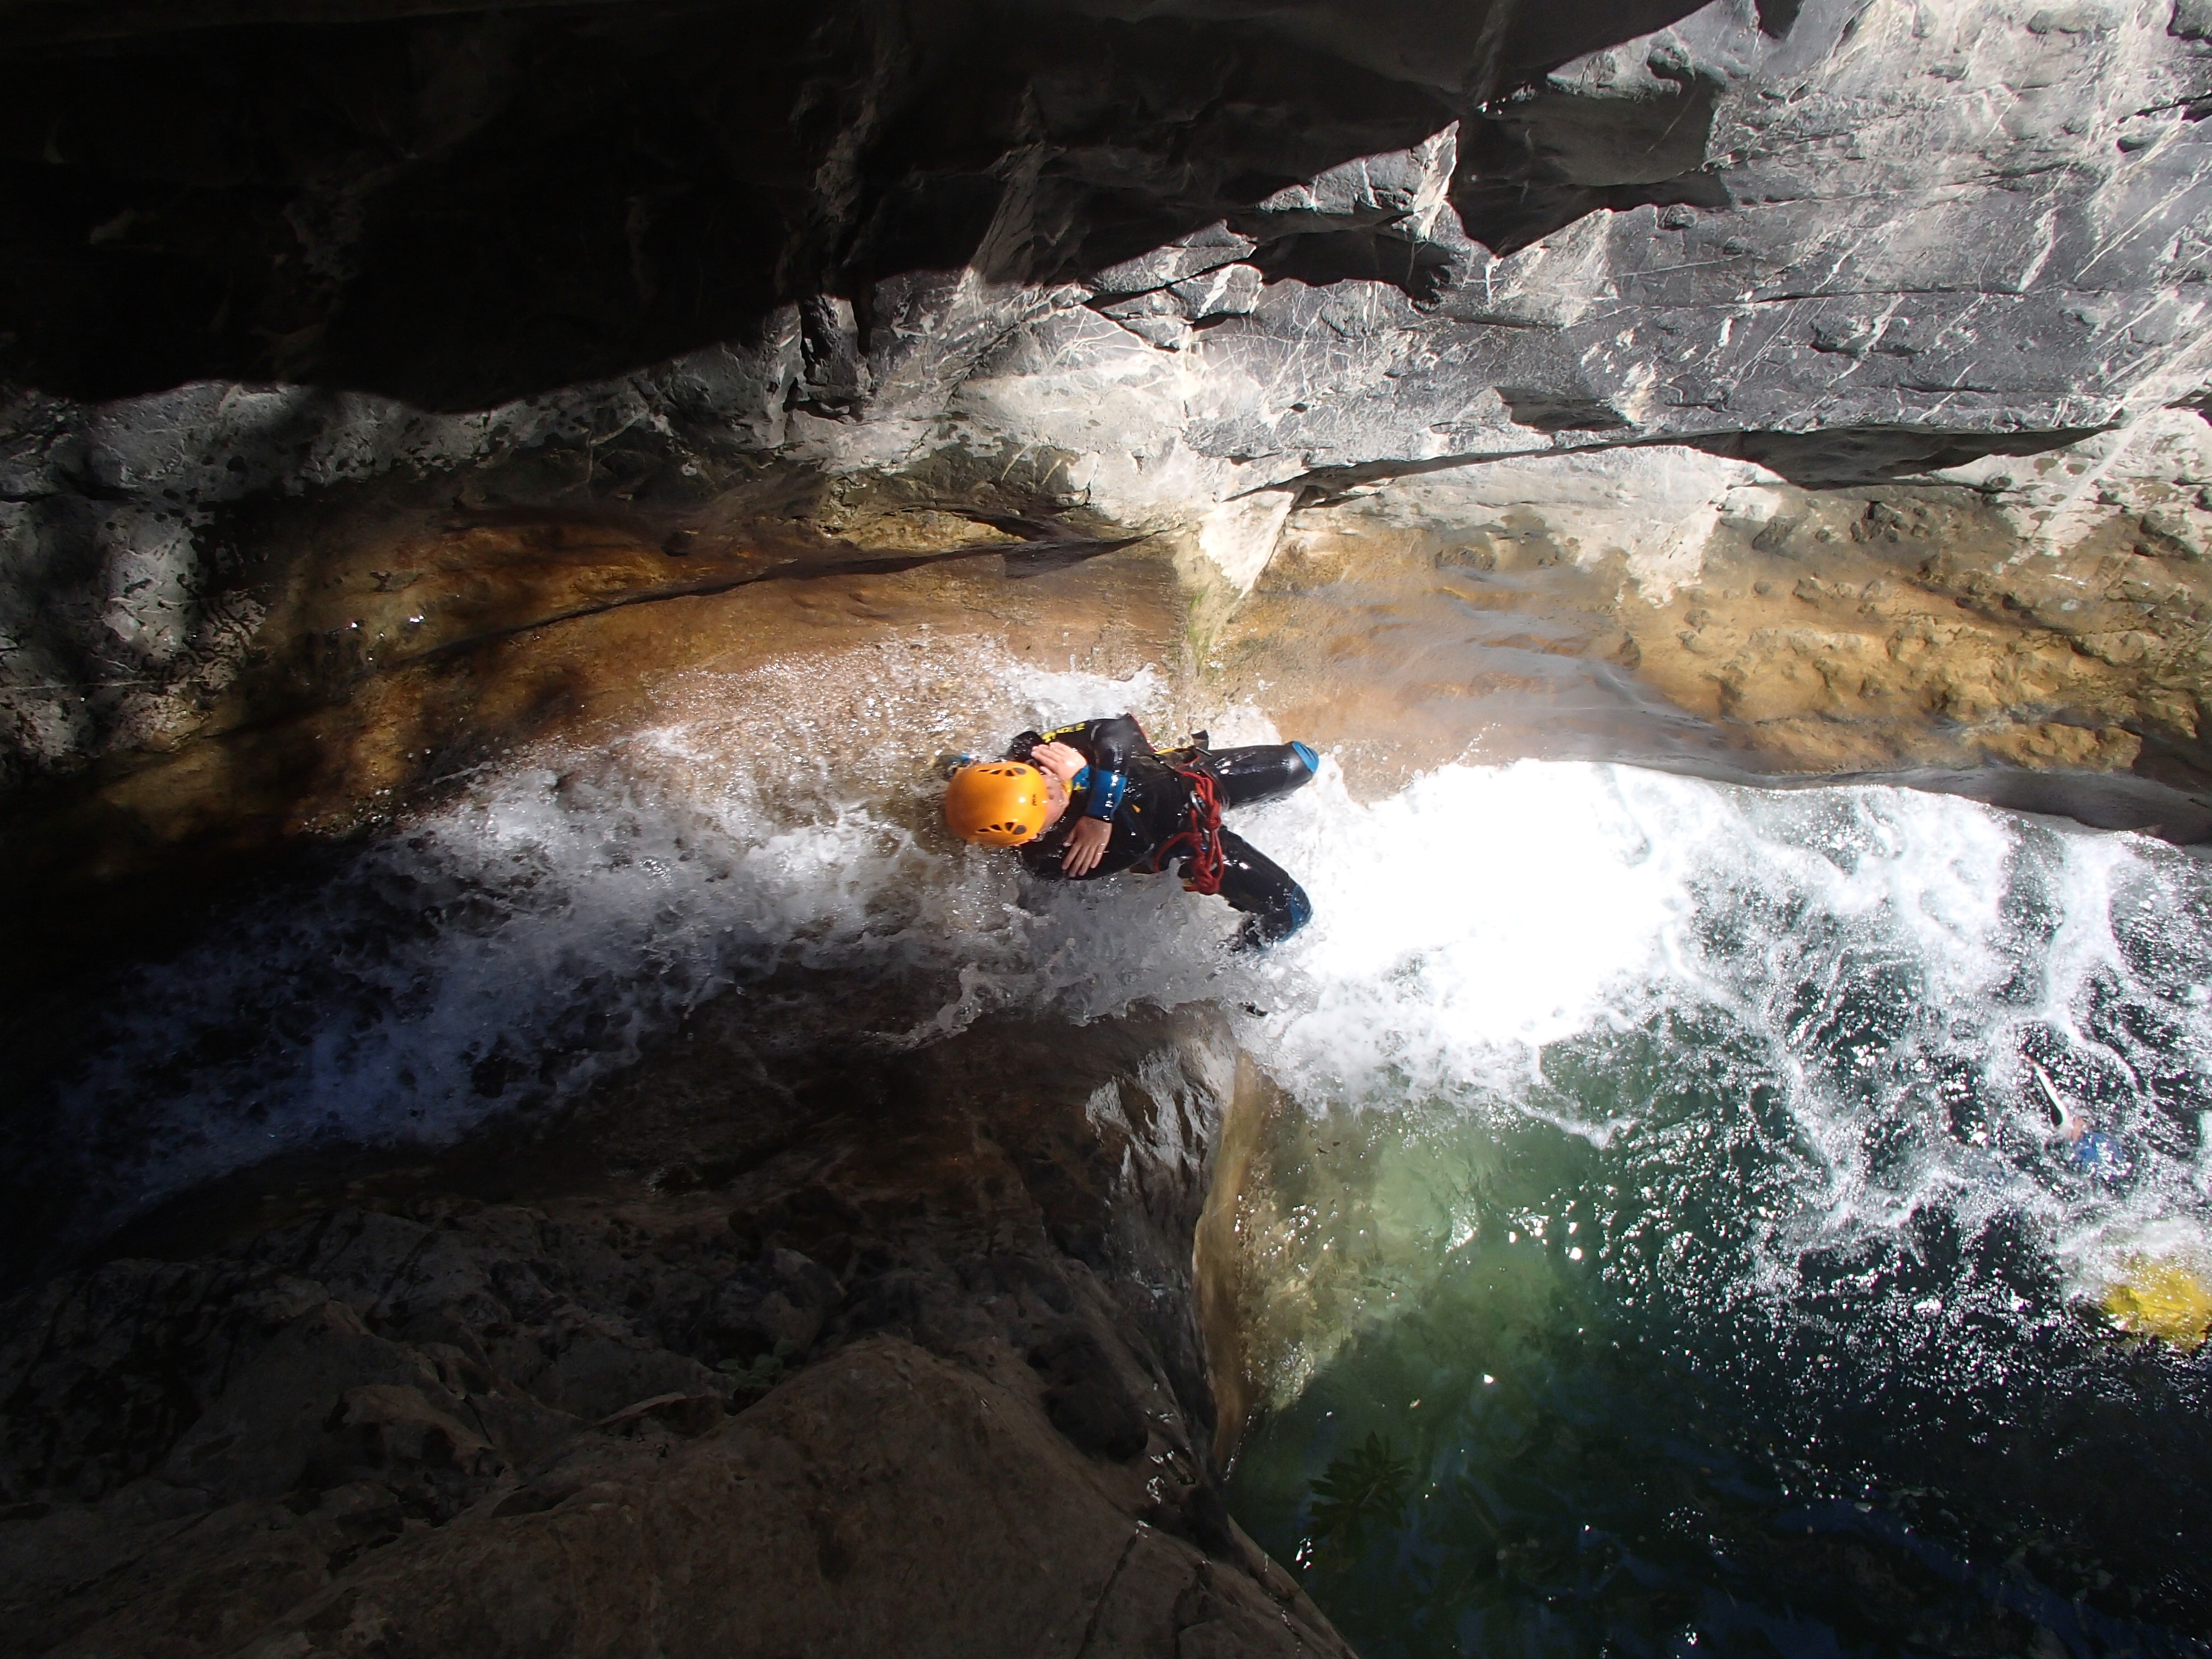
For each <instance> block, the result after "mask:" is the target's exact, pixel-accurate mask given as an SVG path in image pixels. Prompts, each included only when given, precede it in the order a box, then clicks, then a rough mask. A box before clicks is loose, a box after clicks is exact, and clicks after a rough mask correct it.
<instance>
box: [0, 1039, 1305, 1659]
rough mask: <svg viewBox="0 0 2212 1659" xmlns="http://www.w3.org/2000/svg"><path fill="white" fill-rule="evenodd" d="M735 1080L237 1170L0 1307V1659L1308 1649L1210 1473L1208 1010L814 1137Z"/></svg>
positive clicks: (693, 1072) (821, 1120)
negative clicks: (243, 1177)
mask: <svg viewBox="0 0 2212 1659" xmlns="http://www.w3.org/2000/svg"><path fill="white" fill-rule="evenodd" d="M702 1037H703V1038H704V1040H703V1041H702V1040H699V1039H701V1038H702ZM731 1062H732V1056H731V1055H729V1054H726V1053H725V1052H723V1051H722V1050H721V1049H720V1048H719V1047H718V1046H717V1045H716V1044H715V1042H714V1033H713V1030H712V1029H711V1027H710V1028H709V1029H708V1030H704V1031H703V1032H702V1031H700V1030H695V1031H693V1032H692V1033H691V1040H690V1041H688V1042H685V1043H683V1044H679V1045H676V1046H675V1047H674V1048H673V1049H672V1051H664V1053H663V1054H661V1055H660V1056H659V1060H657V1061H648V1063H647V1065H646V1066H643V1067H642V1068H641V1071H640V1072H639V1073H634V1074H632V1075H631V1076H630V1077H629V1079H626V1080H625V1081H624V1082H623V1083H622V1084H620V1085H617V1086H616V1087H615V1088H613V1089H612V1090H611V1091H604V1092H603V1093H602V1094H601V1095H600V1096H599V1097H595V1098H593V1099H592V1100H589V1101H587V1102H586V1103H584V1104H583V1105H582V1106H581V1107H580V1109H578V1111H577V1112H576V1113H574V1115H572V1116H571V1117H570V1118H569V1119H568V1121H566V1122H564V1123H563V1124H562V1126H561V1127H560V1129H559V1131H558V1133H557V1136H556V1138H554V1139H552V1140H550V1141H541V1142H539V1143H538V1144H537V1145H536V1146H532V1145H531V1144H530V1143H529V1142H528V1141H527V1140H524V1141H522V1142H520V1143H517V1142H513V1141H510V1142H508V1143H507V1144H506V1145H504V1146H501V1147H500V1148H499V1149H498V1150H497V1152H496V1154H495V1156H492V1157H489V1158H487V1157H485V1156H484V1155H483V1152H482V1150H481V1149H480V1150H479V1153H478V1154H477V1158H476V1160H475V1161H474V1162H471V1161H470V1160H467V1159H463V1160H459V1161H457V1162H454V1163H452V1164H448V1165H447V1167H446V1168H445V1169H443V1170H431V1171H425V1170H394V1169H391V1168H385V1169H381V1170H378V1169H374V1168H370V1167H367V1166H359V1165H357V1166H356V1167H354V1168H353V1169H350V1170H337V1169H334V1168H330V1167H325V1168H324V1169H323V1170H319V1171H313V1170H310V1171H302V1170H293V1171H291V1172H289V1173H290V1176H292V1177H294V1178H293V1179H289V1180H286V1181H283V1182H279V1181H276V1180H273V1179H271V1178H270V1176H268V1175H267V1174H265V1173H264V1176H261V1177H260V1178H259V1181H258V1185H259V1187H260V1194H259V1197H258V1200H256V1198H255V1197H254V1195H253V1194H250V1193H246V1192H242V1191H233V1192H230V1193H228V1194H226V1195H225V1196H224V1198H223V1200H222V1201H221V1202H219V1203H210V1202H209V1201H206V1200H203V1201H202V1202H201V1203H200V1204H199V1205H198V1206H197V1207H196V1208H193V1209H192V1210H191V1211H190V1212H189V1213H180V1214H177V1215H174V1216H173V1217H172V1218H171V1219H170V1222H169V1224H168V1226H167V1229H166V1231H164V1230H163V1229H160V1228H156V1229H155V1230H154V1231H152V1232H149V1233H148V1234H145V1235H143V1236H142V1237H141V1239H140V1243H141V1245H142V1246H143V1245H145V1244H148V1243H158V1244H160V1245H161V1246H162V1247H163V1250H164V1257H165V1259H149V1258H145V1257H137V1258H133V1257H127V1256H126V1257H125V1258H124V1259H120V1260H114V1261H108V1262H106V1264H105V1265H102V1266H99V1267H91V1268H88V1269H85V1270H82V1271H81V1272H77V1273H71V1274H68V1275H65V1276H64V1277H62V1278H60V1279H56V1280H53V1281H52V1282H51V1283H49V1284H48V1285H46V1286H44V1287H43V1288H42V1289H40V1291H36V1292H34V1293H33V1294H31V1295H30V1296H29V1297H27V1299H25V1300H23V1301H21V1302H19V1303H18V1304H16V1305H15V1306H14V1307H13V1308H11V1309H10V1310H9V1312H8V1316H7V1318H6V1322H5V1328H6V1331H7V1337H6V1346H5V1347H4V1349H0V1504H4V1507H0V1562H4V1564H5V1570H4V1572H0V1580H4V1583H5V1585H6V1589H5V1590H4V1592H0V1596H4V1609H5V1617H4V1618H0V1632H4V1633H0V1649H4V1650H5V1651H6V1652H8V1653H9V1654H25V1655H28V1654H46V1653H52V1654H87V1655H90V1654H103V1653H116V1652H125V1651H127V1652H131V1653H138V1654H149V1655H152V1654H161V1655H168V1656H187V1655H203V1654H204V1655H210V1656H213V1655H228V1654H238V1655H241V1656H245V1655H255V1656H272V1655H276V1654H280V1653H282V1654H292V1655H299V1654H309V1653H329V1654H356V1653H368V1652H374V1653H380V1654H388V1655H395V1656H396V1655H402V1654H422V1655H434V1654H439V1655H442V1654H450V1653H453V1652H456V1651H459V1650H468V1651H471V1652H481V1653H486V1654H510V1653H511V1654H541V1653H547V1652H555V1651H558V1652H570V1653H573V1652H591V1653H602V1654H628V1653H638V1654H647V1653H652V1654H702V1655H703V1654H730V1653H738V1654H753V1653H757V1654H763V1655H769V1654H777V1655H781V1654H792V1653H812V1652H823V1653H830V1652H850V1651H855V1650H859V1651H867V1652H891V1651H896V1652H907V1653H938V1652H943V1653H959V1654H976V1653H1006V1654H1016V1653H1019V1654H1041V1653H1051V1654H1067V1655H1078V1654H1091V1655H1109V1654H1129V1655H1138V1654H1145V1655H1151V1654H1159V1655H1170V1654H1179V1655H1192V1654H1199V1653H1204V1654H1221V1655H1253V1656H1259V1655H1272V1654H1279V1655H1292V1654H1320V1655H1342V1654H1345V1653H1346V1651H1347V1650H1346V1648H1345V1647H1344V1645H1343V1644H1342V1643H1341V1642H1340V1641H1339V1640H1338V1639H1337V1638H1335V1636H1334V1633H1333V1632H1331V1631H1330V1629H1329V1627H1328V1622H1327V1621H1326V1620H1324V1619H1323V1618H1322V1616H1321V1615H1320V1613H1317V1612H1316V1610H1315V1609H1314V1607H1313V1606H1312V1604H1311V1603H1310V1601H1307V1600H1306V1599H1305V1597H1304V1595H1303V1593H1302V1592H1300V1591H1299V1590H1298V1589H1297V1587H1296V1585H1295V1584H1294V1583H1293V1582H1292V1581H1291V1579H1290V1578H1289V1577H1287V1576H1286V1575H1285V1573H1284V1572H1283V1571H1282V1570H1281V1569H1280V1568H1279V1567H1277V1566H1276V1565H1273V1563H1272V1562H1270V1561H1268V1560H1267V1558H1266V1557H1265V1556H1264V1555H1263V1554H1261V1553H1260V1552H1259V1551H1258V1550H1257V1549H1256V1548H1255V1547H1254V1546H1253V1545H1252V1544H1251V1543H1250V1542H1249V1541H1248V1540H1246V1539H1245V1538H1244V1537H1243V1534H1241V1533H1240V1532H1239V1531H1238V1530H1237V1528H1236V1526H1235V1524H1234V1523H1233V1522H1231V1520H1230V1519H1229V1516H1228V1514H1227V1511H1226V1510H1225V1508H1224V1507H1223V1505H1222V1500H1221V1498H1220V1496H1219V1493H1218V1491H1217V1490H1216V1487H1215V1485H1214V1474H1213V1470H1212V1444H1211V1438H1210V1436H1211V1430H1212V1402H1211V1397H1210V1395H1209V1394H1208V1391H1207V1386H1206V1377H1205V1373H1204V1364H1203V1359H1202V1358H1201V1356H1200V1352H1199V1348H1198V1340H1197V1328H1196V1323H1195V1320H1194V1316H1193V1313H1192V1307H1193V1300H1192V1296H1191V1291H1190V1285H1189V1273H1190V1267H1189V1264H1190V1261H1191V1244H1192V1234H1193V1229H1194V1226H1195V1225H1196V1223H1197V1220H1198V1216H1199V1211H1200V1206H1201V1205H1202V1203H1203V1201H1204V1200H1205V1196H1206V1188H1207V1182H1208V1179H1209V1175H1210V1168H1211V1158H1210V1150H1209V1149H1210V1146H1211V1143H1212V1137H1213V1133H1214V1130H1215V1127H1216V1125H1217V1123H1218V1120H1219V1117H1220V1114H1221V1110H1222V1107H1223V1105H1224V1096H1225V1092H1226V1090H1227V1087H1228V1080H1229V1078H1230V1076H1231V1073H1232V1072H1233V1069H1234V1061H1233V1057H1232V1056H1231V1054H1230V1053H1229V1052H1228V1051H1227V1050H1226V1048H1225V1047H1224V1041H1223V1033H1222V1032H1221V1031H1220V1030H1217V1029H1215V1027H1214V1025H1213V1024H1212V1023H1209V1022H1208V1021H1207V1020H1206V1018H1203V1017H1191V1018H1182V1019H1170V1018H1166V1017H1161V1016H1155V1017H1152V1018H1139V1019H1134V1020H1130V1021H1125V1022H1121V1023H1118V1024H1113V1025H1109V1026H1107V1027H1102V1028H1094V1030H1092V1031H1091V1032H1089V1033H1087V1034H1085V1035H1084V1036H1080V1037H1077V1036H1072V1035H1071V1034H1069V1033H1066V1032H1065V1031H1061V1030H1042V1029H1037V1028H1024V1027H1020V1026H1010V1025H1004V1024H1001V1025H1000V1026H997V1027H982V1028H978V1029H977V1030H974V1031H972V1032H971V1033H969V1035H968V1036H964V1037H963V1038H960V1039H957V1040H956V1041H954V1042H950V1043H946V1044H944V1045H942V1046H940V1047H939V1048H934V1049H933V1050H930V1051H928V1052H927V1054H924V1055H922V1056H920V1057H917V1058H915V1059H913V1060H907V1061H904V1062H893V1063H891V1064H890V1065H889V1066H887V1067H885V1068H884V1069H882V1070H879V1071H878V1073H876V1074H875V1075H873V1076H869V1075H867V1074H866V1072H865V1070H861V1071H854V1070H848V1071H846V1072H845V1073H843V1074H842V1076H841V1077H840V1078H839V1079H837V1084H836V1086H835V1087H831V1086H829V1085H828V1083H827V1080H826V1079H817V1083H819V1084H821V1085H823V1086H821V1087H820V1088H819V1090H818V1092H817V1095H816V1096H815V1098H816V1101H817V1104H816V1105H815V1106H814V1108H813V1109H811V1110H809V1109H793V1107H792V1105H791V1104H790V1103H789V1102H788V1100H787V1098H786V1097H783V1096H781V1095H779V1096H776V1097H775V1098H774V1099H773V1100H771V1101H766V1102H756V1103H753V1104H752V1107H751V1109H748V1107H747V1103H745V1101H744V1099H743V1098H742V1097H740V1098H738V1099H734V1100H733V1099H732V1097H731V1092H730V1086H729V1084H728V1081H727V1076H728V1073H729V1071H730V1069H731ZM623 1170H627V1171H628V1173H626V1174H625V1173H610V1171H617V1172H618V1171H623ZM301 1176H306V1177H307V1178H306V1179H304V1180H301V1179H299V1178H297V1177H301ZM345 1176H350V1177H351V1179H350V1182H348V1181H347V1180H346V1179H345V1178H344V1177H345ZM518 1186H519V1187H521V1188H526V1189H527V1190H529V1191H531V1192H532V1194H533V1199H532V1201H531V1202H528V1203H516V1202H512V1201H499V1200H498V1199H497V1198H496V1197H493V1198H491V1199H489V1200H487V1198H486V1197H485V1196H483V1194H485V1193H487V1192H490V1193H496V1192H497V1191H498V1190H500V1189H501V1188H504V1189H505V1190H507V1191H512V1190H513V1189H514V1188H517V1187H518ZM471 1189H473V1190H471ZM257 1209H259V1210H261V1211H262V1212H263V1213H264V1218H263V1219H261V1220H260V1221H258V1222H248V1223H246V1224H241V1223H240V1221H239V1219H238V1218H239V1217H240V1215H241V1214H243V1215H245V1216H246V1217H249V1218H250V1217H252V1215H253V1214H254V1212H255V1211H256V1210H257ZM287 1211H289V1212H292V1213H291V1214H290V1215H289V1217H285V1216H284V1215H283V1212H287ZM271 1219H274V1220H275V1221H276V1225H270V1220H271ZM210 1225H215V1226H216V1227H217V1228H218V1230H219V1231H222V1232H228V1233H229V1234H230V1235H232V1236H233V1237H232V1240H231V1242H228V1243H224V1242H219V1241H217V1240H211V1239H210V1237H209V1236H208V1235H207V1232H206V1229H207V1228H208V1227H209V1226H210ZM196 1233H197V1238H195V1237H194V1235H195V1234H196ZM241 1233H242V1234H243V1235H244V1236H243V1237H239V1236H238V1235H240V1234H241Z"/></svg>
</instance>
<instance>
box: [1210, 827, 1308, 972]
mask: <svg viewBox="0 0 2212 1659" xmlns="http://www.w3.org/2000/svg"><path fill="white" fill-rule="evenodd" d="M1186 868H1188V866H1186ZM1221 896H1222V897H1224V898H1225V899H1227V900H1228V901H1229V902H1230V903H1231V904H1232V905H1234V906H1235V907H1236V908H1237V909H1239V910H1242V911H1243V913H1244V914H1245V915H1248V916H1249V917H1250V918H1251V920H1250V921H1247V922H1246V923H1245V924H1244V930H1243V933H1240V934H1239V935H1238V936H1237V943H1238V944H1239V945H1273V944H1276V943H1278V942H1279V941H1280V940H1283V939H1288V938H1289V937H1290V936H1291V934H1293V933H1297V931H1298V929H1299V928H1301V927H1304V926H1305V925H1306V923H1307V922H1309V921H1312V920H1313V903H1312V902H1311V901H1310V900H1309V899H1308V898H1307V897H1306V892H1305V889H1304V888H1303V887H1301V886H1299V885H1298V884H1297V883H1296V882H1295V881H1292V880H1291V877H1290V872H1288V871H1286V870H1285V869H1284V868H1283V866H1281V865H1279V864H1278V863H1276V862H1275V861H1274V860H1273V859H1271V858H1269V857H1268V856H1267V854H1265V853H1263V852H1261V850H1260V849H1259V848H1256V847H1255V846H1253V845H1252V843H1251V842H1249V841H1246V840H1245V839H1244V838H1243V836H1240V835H1238V834H1237V832H1236V831H1235V830H1233V829H1224V830H1223V831H1222V832H1221Z"/></svg>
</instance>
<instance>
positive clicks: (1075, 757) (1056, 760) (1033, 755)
mask: <svg viewBox="0 0 2212 1659" xmlns="http://www.w3.org/2000/svg"><path fill="white" fill-rule="evenodd" d="M1089 764H1090V762H1088V761H1086V760H1085V759H1084V758H1083V751H1082V750H1079V749H1078V748H1075V747H1074V746H1073V744H1065V743H1041V744H1037V746H1036V748H1034V749H1032V750H1030V765H1031V766H1034V767H1036V769H1037V770H1038V771H1040V772H1043V773H1047V774H1049V775H1051V776H1053V777H1055V778H1058V779H1059V780H1060V781H1061V782H1062V783H1066V784H1073V782H1074V781H1075V775H1076V774H1077V773H1078V772H1080V771H1081V770H1082V769H1084V768H1085V767H1086V766H1088V765H1089Z"/></svg>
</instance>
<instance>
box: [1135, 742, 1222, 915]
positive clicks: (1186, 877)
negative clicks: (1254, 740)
mask: <svg viewBox="0 0 2212 1659" xmlns="http://www.w3.org/2000/svg"><path fill="white" fill-rule="evenodd" d="M1170 770H1171V771H1173V772H1174V773H1176V775H1178V776H1179V777H1182V778H1183V779H1186V780H1187V781H1188V782H1189V784H1190V817H1189V818H1188V821H1187V823H1186V824H1185V827H1184V828H1182V829H1179V830H1177V831H1176V833H1175V834H1174V835H1172V836H1169V837H1168V838H1167V840H1165V841H1164V842H1161V843H1160V847H1159V850H1158V852H1156V853H1154V854H1152V873H1153V874H1155V875H1157V874H1158V873H1159V872H1161V871H1163V870H1164V869H1166V868H1167V867H1168V861H1169V860H1170V859H1176V858H1188V860H1190V865H1189V867H1188V869H1186V870H1185V871H1184V872H1183V878H1182V884H1183V886H1184V887H1185V888H1186V889H1187V890H1189V891H1191V892H1194V893H1218V892H1219V891H1220V890H1221V868H1222V856H1221V797H1220V795H1219V794H1218V793H1217V792H1216V790H1215V788H1214V783H1213V775H1212V773H1211V772H1208V771H1206V770H1205V769H1203V768H1202V767H1197V766H1170Z"/></svg>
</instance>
